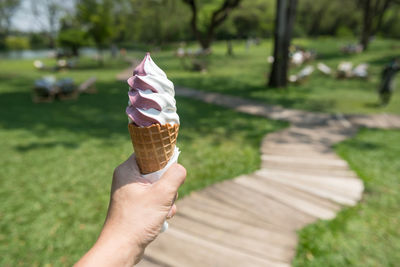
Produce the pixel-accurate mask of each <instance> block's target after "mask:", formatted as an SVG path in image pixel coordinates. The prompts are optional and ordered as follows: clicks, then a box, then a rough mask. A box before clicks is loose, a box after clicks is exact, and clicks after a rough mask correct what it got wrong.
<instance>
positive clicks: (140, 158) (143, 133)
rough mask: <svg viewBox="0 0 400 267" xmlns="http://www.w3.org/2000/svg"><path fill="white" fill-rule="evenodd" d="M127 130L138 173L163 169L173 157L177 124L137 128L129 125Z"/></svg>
mask: <svg viewBox="0 0 400 267" xmlns="http://www.w3.org/2000/svg"><path fill="white" fill-rule="evenodd" d="M128 129H129V133H130V135H131V140H132V144H133V148H134V150H135V154H136V162H137V164H138V166H139V169H140V172H141V173H142V174H148V173H152V172H155V171H158V170H161V169H162V168H164V167H165V166H166V165H167V163H168V161H169V160H170V159H171V157H172V156H173V155H174V150H175V145H176V139H177V137H178V131H179V124H174V125H171V124H165V125H160V124H153V125H151V126H148V127H138V126H136V125H135V124H133V123H129V124H128Z"/></svg>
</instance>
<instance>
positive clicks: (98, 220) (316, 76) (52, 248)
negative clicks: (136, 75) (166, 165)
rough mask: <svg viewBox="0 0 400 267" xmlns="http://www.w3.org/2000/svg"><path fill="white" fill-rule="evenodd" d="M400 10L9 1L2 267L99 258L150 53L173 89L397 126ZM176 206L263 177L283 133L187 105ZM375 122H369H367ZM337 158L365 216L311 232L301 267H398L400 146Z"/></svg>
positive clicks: (374, 145) (0, 145)
mask: <svg viewBox="0 0 400 267" xmlns="http://www.w3.org/2000/svg"><path fill="white" fill-rule="evenodd" d="M399 14H400V1H397V0H336V1H329V0H319V1H312V0H201V1H200V0H147V1H137V0H113V1H111V0H71V1H61V0H0V195H1V203H0V253H1V257H0V265H1V266H70V265H72V264H73V263H74V262H75V261H76V260H78V259H79V257H80V256H81V255H83V253H84V252H85V251H86V250H87V249H88V248H89V247H90V246H91V244H93V242H94V241H95V240H96V237H97V235H98V233H99V231H100V229H101V227H102V224H103V220H104V216H105V214H106V210H107V204H108V197H109V186H110V182H111V176H112V173H113V169H114V168H115V167H116V166H117V165H118V164H120V163H121V162H122V161H124V160H125V159H126V158H127V157H128V156H129V155H130V154H131V153H132V146H131V143H130V139H129V133H128V131H127V121H128V120H127V118H126V115H125V107H126V103H127V100H128V98H127V91H128V85H127V84H126V79H127V78H128V77H129V76H131V75H132V72H133V68H134V66H135V65H137V64H138V63H140V61H141V60H142V58H143V57H144V54H145V52H147V51H149V52H151V55H152V58H153V59H154V61H155V62H156V63H157V64H158V65H159V66H160V67H161V68H162V69H163V70H164V71H165V72H166V74H167V75H168V78H169V79H170V80H171V81H172V82H173V83H174V84H175V87H176V88H179V87H187V88H191V89H195V90H201V91H204V92H217V93H221V94H227V95H233V96H237V97H242V98H246V99H252V100H255V101H258V103H262V104H265V105H279V106H283V107H285V108H289V109H299V110H307V111H311V112H319V113H329V114H333V115H335V116H341V117H346V116H353V115H357V116H367V115H375V114H381V115H382V114H390V115H394V116H400V93H399V90H398V86H399V85H398V84H399V82H400V78H399V75H398V71H399V69H400V60H399V57H400V16H399ZM177 107H178V114H179V115H180V118H181V130H180V133H179V138H178V146H179V147H180V149H181V150H182V154H181V158H180V162H181V163H182V164H183V165H184V166H185V167H186V168H187V169H188V179H187V182H186V183H185V185H184V186H183V187H182V188H181V191H180V192H179V196H180V197H184V196H186V195H189V193H190V192H192V191H195V190H200V189H202V188H204V187H206V186H208V185H211V184H213V183H216V182H218V181H222V180H225V179H229V178H233V177H235V176H238V175H241V174H246V173H250V172H252V171H255V170H257V169H259V167H260V152H259V147H260V142H261V140H262V138H263V137H264V136H265V134H267V133H270V132H274V131H277V130H280V129H283V128H285V127H287V126H288V124H287V123H286V122H282V121H274V120H267V119H265V118H261V117H257V116H250V115H246V114H243V113H237V112H235V111H233V110H230V109H226V108H222V107H219V106H215V105H211V104H206V103H203V102H200V101H198V100H192V99H189V98H185V97H179V96H178V97H177ZM365 118H366V120H368V118H369V117H365ZM335 150H336V151H337V152H338V153H339V155H340V156H341V157H342V158H344V159H345V160H347V161H348V162H349V163H350V166H351V167H352V169H353V170H355V171H356V172H357V174H358V175H359V176H360V178H361V179H362V180H363V181H364V184H365V188H366V189H365V194H364V198H363V201H362V203H361V204H359V205H358V206H356V207H354V208H348V209H346V210H345V211H344V212H342V213H340V214H339V217H338V218H337V219H335V220H333V221H320V222H318V223H317V224H315V225H311V226H309V227H307V228H306V229H304V230H302V231H301V232H300V235H299V236H300V237H299V248H298V249H297V255H296V257H295V259H294V261H293V264H294V265H296V266H320V265H322V264H327V265H328V266H396V265H397V264H398V262H400V258H399V257H400V256H399V254H398V253H397V252H398V251H399V250H400V233H399V231H398V228H399V227H400V221H399V218H400V214H399V209H398V205H399V204H400V194H399V192H400V181H399V175H398V174H399V173H400V161H399V160H398V159H399V157H400V131H399V130H382V129H370V128H363V129H361V130H360V131H359V132H358V134H357V135H355V137H354V138H352V139H349V140H347V141H344V142H342V143H340V144H338V145H337V146H335Z"/></svg>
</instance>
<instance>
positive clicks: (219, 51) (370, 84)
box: [155, 38, 400, 114]
mask: <svg viewBox="0 0 400 267" xmlns="http://www.w3.org/2000/svg"><path fill="white" fill-rule="evenodd" d="M351 42H353V43H354V42H356V40H340V39H333V38H319V39H295V40H294V41H293V43H294V44H297V45H301V46H303V47H305V48H307V49H313V50H315V51H316V52H317V54H318V57H317V59H316V60H315V61H312V62H310V63H306V64H305V65H303V66H301V67H298V68H292V69H290V73H297V72H298V71H299V70H300V69H301V68H303V67H304V66H306V65H309V64H310V65H312V66H314V67H316V65H317V63H318V62H323V63H325V64H326V65H328V66H329V67H331V68H333V69H336V68H337V66H338V64H339V63H340V62H341V61H351V62H352V63H353V64H354V65H356V64H359V63H362V62H366V63H368V64H369V72H370V78H369V80H359V79H352V80H337V79H336V78H333V77H326V76H324V75H323V74H321V73H320V72H319V71H318V70H315V71H314V73H313V74H312V75H311V77H310V78H309V80H308V81H307V82H305V83H304V84H302V85H290V86H289V87H288V88H287V89H281V90H276V89H271V88H267V87H266V84H267V77H268V73H269V70H270V64H269V63H268V62H267V57H268V56H269V55H271V54H272V48H271V40H265V41H262V42H261V44H260V45H259V46H252V47H250V49H249V51H246V49H245V43H244V42H239V41H238V42H234V46H233V47H234V49H233V50H234V56H232V57H229V56H227V55H226V44H225V43H224V42H222V43H216V44H215V45H214V46H213V51H214V53H213V54H212V55H211V56H210V57H209V58H207V60H206V61H207V62H208V72H207V73H199V72H193V71H187V70H184V68H183V65H182V64H181V62H180V61H179V60H178V59H177V58H176V57H175V56H174V55H173V52H170V51H168V52H164V53H162V52H161V53H157V54H155V57H156V58H157V60H158V62H159V63H160V65H161V66H162V67H163V68H165V69H166V70H167V71H168V73H169V75H170V77H172V78H173V79H174V81H175V82H176V84H178V85H182V86H187V87H192V88H195V89H200V90H205V91H212V92H219V93H223V94H229V95H236V96H241V97H246V98H253V99H257V100H260V101H263V102H265V103H269V104H278V105H283V106H285V107H288V108H296V109H305V110H312V111H322V112H329V113H337V112H341V113H349V114H350V113H352V114H354V113H383V112H387V113H397V114H400V92H399V90H397V92H395V94H394V97H393V98H392V101H391V103H390V104H389V105H388V106H386V107H381V106H379V105H377V103H378V96H377V92H376V91H377V88H378V86H379V81H380V73H381V71H382V69H383V67H384V65H385V64H387V63H388V62H390V60H391V59H392V58H394V57H395V56H397V57H398V56H399V55H400V42H399V41H398V40H381V39H377V40H374V41H373V42H372V43H371V46H370V48H369V50H368V51H367V52H365V53H362V54H356V55H346V54H342V53H341V52H340V47H341V46H342V45H345V44H348V43H351ZM396 81H397V82H396V83H397V85H398V86H400V75H397V78H396Z"/></svg>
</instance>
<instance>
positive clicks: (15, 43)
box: [5, 36, 30, 50]
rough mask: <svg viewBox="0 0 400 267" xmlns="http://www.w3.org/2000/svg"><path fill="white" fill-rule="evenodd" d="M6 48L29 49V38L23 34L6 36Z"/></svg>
mask: <svg viewBox="0 0 400 267" xmlns="http://www.w3.org/2000/svg"><path fill="white" fill-rule="evenodd" d="M5 43H6V48H7V49H10V50H24V49H29V48H30V44H29V38H28V37H23V36H8V37H6V41H5Z"/></svg>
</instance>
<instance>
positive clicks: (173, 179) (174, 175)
mask: <svg viewBox="0 0 400 267" xmlns="http://www.w3.org/2000/svg"><path fill="white" fill-rule="evenodd" d="M185 179H186V169H185V168H184V167H183V166H182V165H179V164H173V165H172V166H171V167H169V169H168V170H167V171H166V172H165V173H164V175H163V176H161V179H160V180H159V181H158V182H156V183H155V184H154V187H153V190H155V191H156V192H155V193H156V194H158V195H159V196H162V197H165V198H167V199H168V200H170V201H171V203H172V201H173V200H174V197H175V196H176V194H177V192H178V188H179V187H180V186H181V185H182V184H183V182H184V181H185Z"/></svg>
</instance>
